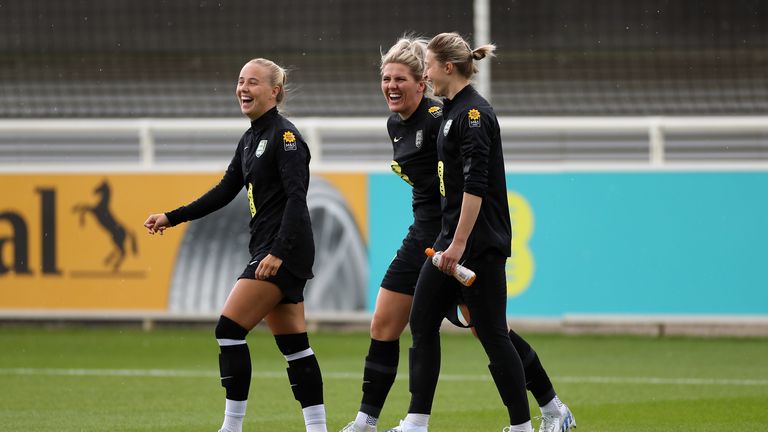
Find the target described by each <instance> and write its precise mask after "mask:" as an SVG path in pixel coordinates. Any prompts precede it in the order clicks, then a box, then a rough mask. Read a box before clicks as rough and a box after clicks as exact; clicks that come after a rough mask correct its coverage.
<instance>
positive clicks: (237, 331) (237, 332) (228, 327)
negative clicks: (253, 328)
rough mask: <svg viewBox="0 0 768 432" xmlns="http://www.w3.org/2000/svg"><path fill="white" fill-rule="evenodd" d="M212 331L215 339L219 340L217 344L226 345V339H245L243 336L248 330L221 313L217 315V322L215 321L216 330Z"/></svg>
mask: <svg viewBox="0 0 768 432" xmlns="http://www.w3.org/2000/svg"><path fill="white" fill-rule="evenodd" d="M214 333H215V335H216V340H217V341H219V345H226V344H227V341H235V340H245V337H246V336H247V335H248V330H246V329H245V328H243V327H242V326H241V325H240V324H238V323H236V322H234V321H232V320H231V319H229V318H227V317H225V316H224V315H221V316H220V317H219V322H218V323H216V330H215V332H214ZM222 342H223V343H222Z"/></svg>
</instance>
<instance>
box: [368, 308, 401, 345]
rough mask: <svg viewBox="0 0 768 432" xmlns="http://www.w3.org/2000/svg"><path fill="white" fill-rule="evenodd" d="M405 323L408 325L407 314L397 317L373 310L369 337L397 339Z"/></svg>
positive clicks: (381, 339)
mask: <svg viewBox="0 0 768 432" xmlns="http://www.w3.org/2000/svg"><path fill="white" fill-rule="evenodd" d="M406 325H408V316H407V315H406V316H404V317H399V316H392V315H387V314H385V313H380V312H374V314H373V319H372V320H371V338H373V339H376V340H380V341H393V340H397V339H398V338H400V335H401V334H402V333H403V330H405V326H406Z"/></svg>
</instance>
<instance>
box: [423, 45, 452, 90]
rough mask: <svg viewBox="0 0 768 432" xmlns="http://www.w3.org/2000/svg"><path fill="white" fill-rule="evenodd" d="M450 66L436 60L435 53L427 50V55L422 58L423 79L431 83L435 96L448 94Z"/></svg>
mask: <svg viewBox="0 0 768 432" xmlns="http://www.w3.org/2000/svg"><path fill="white" fill-rule="evenodd" d="M450 66H451V65H450V64H449V63H442V62H440V61H439V60H437V58H436V57H435V53H433V52H432V51H430V50H427V55H426V57H425V58H424V79H426V80H427V81H428V82H429V83H430V84H431V86H432V92H433V93H434V94H435V96H440V97H446V96H448V94H447V90H448V84H449V83H450V81H451V76H450V75H449V73H448V70H449V69H450Z"/></svg>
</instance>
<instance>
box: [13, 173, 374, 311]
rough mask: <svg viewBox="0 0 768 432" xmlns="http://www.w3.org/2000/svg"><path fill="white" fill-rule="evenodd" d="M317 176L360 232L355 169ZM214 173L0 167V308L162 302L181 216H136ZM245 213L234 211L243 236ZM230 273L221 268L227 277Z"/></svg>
mask: <svg viewBox="0 0 768 432" xmlns="http://www.w3.org/2000/svg"><path fill="white" fill-rule="evenodd" d="M324 177H325V180H327V182H328V183H329V184H331V185H332V187H334V188H335V189H337V191H338V193H339V195H340V196H343V197H344V199H345V200H346V202H347V203H346V204H345V205H346V206H347V208H348V210H349V212H350V213H351V214H352V215H353V216H352V217H353V219H354V220H355V223H356V224H357V226H358V228H360V229H359V232H360V235H362V236H365V234H366V231H367V229H366V227H365V226H364V223H365V222H364V221H366V220H367V215H366V214H365V212H366V206H365V202H366V197H365V184H366V182H365V180H364V179H365V176H364V175H358V174H335V175H327V176H324ZM358 177H359V178H358ZM219 178H220V174H217V173H213V174H200V173H191V174H190V173H174V174H148V173H135V174H133V173H128V174H107V173H104V174H56V175H41V174H5V175H0V191H2V193H1V194H0V309H62V310H63V309H72V310H88V309H92V310H93V309H98V310H109V309H122V310H167V309H168V304H169V293H170V290H169V286H170V284H171V279H172V277H173V274H174V271H176V272H179V271H189V270H185V269H179V268H176V269H175V267H178V263H177V255H178V254H179V251H180V248H181V246H182V241H183V240H184V235H185V231H186V230H187V229H188V225H189V224H181V225H180V226H177V227H174V228H173V229H169V230H166V232H165V234H164V235H162V236H160V235H154V236H151V235H148V234H147V233H146V231H145V229H144V228H143V225H142V224H143V222H144V220H145V219H146V218H147V216H148V215H149V214H150V213H160V212H165V211H169V210H172V209H174V208H176V207H178V206H179V205H183V204H187V203H189V202H190V201H192V200H194V199H196V198H197V197H198V196H200V195H201V194H202V193H204V192H205V191H207V190H208V189H210V188H211V187H212V186H213V185H214V184H216V182H218V180H219ZM237 217H238V218H239V217H240V216H239V213H238V214H237ZM249 217H250V215H248V214H247V212H243V215H242V218H243V221H242V226H243V230H244V232H243V234H245V235H246V236H247V222H248V218H249ZM238 226H239V225H238ZM185 241H188V240H185ZM193 246H194V247H195V248H197V249H199V248H200V247H201V246H199V245H193ZM212 252H213V251H212ZM242 253H244V254H247V248H246V249H245V250H243V251H242ZM246 258H247V256H246ZM174 269H175V270H174ZM236 277H237V274H232V275H231V279H232V281H233V282H234V279H235V278H236ZM227 288H229V287H227Z"/></svg>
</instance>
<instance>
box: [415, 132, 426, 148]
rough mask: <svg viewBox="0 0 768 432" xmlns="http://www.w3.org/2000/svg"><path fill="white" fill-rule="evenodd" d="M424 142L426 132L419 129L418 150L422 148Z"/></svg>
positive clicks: (417, 134) (417, 137) (417, 135)
mask: <svg viewBox="0 0 768 432" xmlns="http://www.w3.org/2000/svg"><path fill="white" fill-rule="evenodd" d="M422 142H424V131H423V130H421V129H419V130H417V131H416V148H418V149H420V148H421V143H422Z"/></svg>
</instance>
